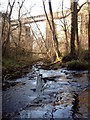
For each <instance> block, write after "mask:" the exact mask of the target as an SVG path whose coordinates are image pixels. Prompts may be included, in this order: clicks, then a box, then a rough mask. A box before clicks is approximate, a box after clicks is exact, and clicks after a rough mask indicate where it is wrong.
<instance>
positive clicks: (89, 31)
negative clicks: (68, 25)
mask: <svg viewBox="0 0 90 120" xmlns="http://www.w3.org/2000/svg"><path fill="white" fill-rule="evenodd" d="M87 2H88V50H89V51H90V1H89V0H87Z"/></svg>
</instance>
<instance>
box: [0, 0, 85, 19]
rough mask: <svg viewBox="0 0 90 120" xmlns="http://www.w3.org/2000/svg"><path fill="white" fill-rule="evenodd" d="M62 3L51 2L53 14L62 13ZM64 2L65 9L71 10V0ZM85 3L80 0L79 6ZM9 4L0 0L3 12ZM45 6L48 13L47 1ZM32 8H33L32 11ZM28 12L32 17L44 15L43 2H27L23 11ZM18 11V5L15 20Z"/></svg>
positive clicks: (46, 0)
mask: <svg viewBox="0 0 90 120" xmlns="http://www.w3.org/2000/svg"><path fill="white" fill-rule="evenodd" d="M11 1H13V0H11ZM16 1H19V2H20V1H21V0H16ZM61 1H62V0H51V2H52V8H53V12H57V11H60V9H61ZM63 1H64V9H68V8H70V0H63ZM85 1H86V0H79V4H80V5H81V4H82V3H84V2H85ZM7 3H8V0H0V11H3V12H5V11H6V8H7ZM16 3H17V2H16ZM45 5H46V10H47V12H48V11H49V9H48V0H45ZM30 8H31V10H30ZM26 10H28V11H31V12H30V14H31V15H32V16H35V15H40V14H44V10H43V4H42V0H25V3H24V7H23V9H22V13H26ZM17 11H18V5H17V4H15V7H14V9H13V17H14V18H17V15H18V13H17Z"/></svg>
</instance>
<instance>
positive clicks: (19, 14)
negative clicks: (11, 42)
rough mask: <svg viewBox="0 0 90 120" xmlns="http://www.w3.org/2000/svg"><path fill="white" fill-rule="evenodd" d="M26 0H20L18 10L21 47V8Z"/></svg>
mask: <svg viewBox="0 0 90 120" xmlns="http://www.w3.org/2000/svg"><path fill="white" fill-rule="evenodd" d="M24 2H25V0H22V3H21V4H20V2H19V1H18V5H19V11H18V22H19V36H18V47H20V41H21V33H22V23H21V9H22V7H23V4H24Z"/></svg>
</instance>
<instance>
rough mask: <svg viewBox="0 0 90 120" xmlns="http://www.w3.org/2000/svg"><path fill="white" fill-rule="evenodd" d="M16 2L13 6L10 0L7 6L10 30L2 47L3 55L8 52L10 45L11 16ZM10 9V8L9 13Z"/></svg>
mask: <svg viewBox="0 0 90 120" xmlns="http://www.w3.org/2000/svg"><path fill="white" fill-rule="evenodd" d="M15 1H16V0H14V1H13V3H12V4H11V2H10V0H8V6H7V11H6V14H8V30H7V37H6V40H5V42H4V43H3V45H2V48H3V55H4V54H5V52H6V51H7V48H8V46H9V45H10V43H9V42H10V28H11V15H12V11H13V8H14V5H15ZM8 8H10V10H9V13H8Z"/></svg>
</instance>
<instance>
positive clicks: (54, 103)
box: [2, 64, 90, 120]
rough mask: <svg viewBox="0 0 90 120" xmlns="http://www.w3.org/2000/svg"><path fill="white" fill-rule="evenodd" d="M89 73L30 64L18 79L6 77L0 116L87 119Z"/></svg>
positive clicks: (89, 86)
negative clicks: (25, 72)
mask: <svg viewBox="0 0 90 120" xmlns="http://www.w3.org/2000/svg"><path fill="white" fill-rule="evenodd" d="M89 81H90V74H89V72H88V71H69V70H66V68H57V69H54V70H53V69H51V70H45V69H43V68H41V66H40V65H39V64H38V65H33V66H32V69H30V70H29V73H28V74H26V75H23V76H22V77H21V78H18V79H14V80H10V79H9V80H6V82H7V87H5V88H3V91H2V101H3V102H2V112H3V118H46V119H50V118H53V119H54V118H71V119H72V120H77V119H79V118H88V115H89V112H90V111H89V104H88V103H89V102H88V100H89V96H88V95H89V93H90V85H89Z"/></svg>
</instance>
